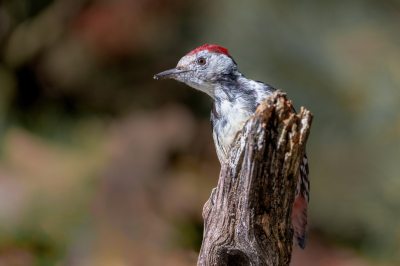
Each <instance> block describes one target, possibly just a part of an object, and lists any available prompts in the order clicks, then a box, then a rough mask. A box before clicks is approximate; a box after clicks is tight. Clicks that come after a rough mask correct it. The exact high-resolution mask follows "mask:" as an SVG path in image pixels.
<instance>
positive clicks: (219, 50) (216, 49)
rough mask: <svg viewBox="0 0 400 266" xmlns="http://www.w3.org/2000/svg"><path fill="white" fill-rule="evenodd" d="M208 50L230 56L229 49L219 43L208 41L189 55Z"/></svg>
mask: <svg viewBox="0 0 400 266" xmlns="http://www.w3.org/2000/svg"><path fill="white" fill-rule="evenodd" d="M205 50H208V51H209V52H211V53H217V54H224V55H227V56H229V57H230V55H229V53H228V49H226V48H223V47H221V46H219V45H218V44H212V43H207V44H205V45H203V46H200V47H197V48H196V49H194V50H193V51H191V52H190V53H188V54H187V55H192V54H197V53H198V52H201V51H205Z"/></svg>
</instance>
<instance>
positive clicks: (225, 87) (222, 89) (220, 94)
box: [210, 71, 252, 102]
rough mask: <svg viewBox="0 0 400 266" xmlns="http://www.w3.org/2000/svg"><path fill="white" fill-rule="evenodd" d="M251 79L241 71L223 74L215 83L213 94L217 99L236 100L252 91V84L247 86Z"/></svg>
mask: <svg viewBox="0 0 400 266" xmlns="http://www.w3.org/2000/svg"><path fill="white" fill-rule="evenodd" d="M248 81H250V80H249V79H247V78H246V77H245V76H244V75H243V74H242V73H240V72H239V71H235V72H233V73H230V74H227V75H222V76H221V77H220V78H219V79H218V81H216V82H214V83H213V90H212V92H213V93H212V95H210V96H211V97H212V98H213V100H215V101H221V102H223V101H229V102H235V101H236V100H237V98H238V97H241V96H242V94H243V93H245V92H246V91H251V90H252V88H251V87H250V86H246V84H248V83H249V82H248Z"/></svg>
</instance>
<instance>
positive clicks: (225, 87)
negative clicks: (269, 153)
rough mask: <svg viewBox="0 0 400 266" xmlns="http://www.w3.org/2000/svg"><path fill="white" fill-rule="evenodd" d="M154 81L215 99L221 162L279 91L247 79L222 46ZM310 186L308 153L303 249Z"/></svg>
mask: <svg viewBox="0 0 400 266" xmlns="http://www.w3.org/2000/svg"><path fill="white" fill-rule="evenodd" d="M154 78H155V79H159V78H172V79H175V80H178V81H180V82H183V83H186V84H187V85H189V86H190V87H193V88H195V89H197V90H199V91H202V92H205V93H207V94H208V95H209V96H211V98H212V110H211V127H212V132H213V133H212V134H213V138H214V143H215V147H216V150H217V155H218V158H219V161H220V162H221V163H223V162H225V161H226V160H227V156H228V152H229V148H230V145H231V143H232V142H233V140H234V138H235V136H236V133H237V132H238V131H240V130H241V129H242V128H243V126H244V124H245V122H246V121H247V120H248V119H249V118H250V116H251V115H253V114H254V112H255V110H256V109H257V106H258V105H259V104H260V103H261V102H263V101H264V99H265V98H267V97H268V96H270V95H271V94H272V93H273V92H274V91H275V89H274V88H273V87H271V86H270V85H268V84H266V83H263V82H260V81H254V80H251V79H248V78H246V77H245V76H244V75H243V74H242V73H241V72H239V71H238V69H237V64H236V62H235V60H233V58H232V57H231V56H230V54H229V53H228V50H227V49H226V48H223V47H221V46H219V45H218V44H206V45H203V46H200V47H198V48H196V49H194V50H193V51H191V52H190V53H188V54H187V55H185V56H184V57H182V58H181V60H180V61H179V62H178V65H177V67H176V68H174V69H171V70H167V71H164V72H161V73H159V74H157V75H155V76H154ZM293 111H294V112H295V110H294V109H293ZM309 183H310V180H309V169H308V159H307V155H306V154H305V155H304V158H303V161H302V162H301V165H300V170H299V176H298V182H297V188H296V192H295V193H296V195H295V201H294V206H293V213H292V218H293V228H294V237H293V242H294V244H295V245H299V246H300V247H301V248H302V249H304V247H305V245H306V240H307V231H306V227H307V204H308V201H309ZM211 199H212V196H211Z"/></svg>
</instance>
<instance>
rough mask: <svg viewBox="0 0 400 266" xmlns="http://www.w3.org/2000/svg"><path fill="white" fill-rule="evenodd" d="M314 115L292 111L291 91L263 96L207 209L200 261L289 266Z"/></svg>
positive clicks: (222, 170)
mask: <svg viewBox="0 0 400 266" xmlns="http://www.w3.org/2000/svg"><path fill="white" fill-rule="evenodd" d="M312 117H313V116H312V114H311V113H310V112H309V111H308V110H306V109H304V108H302V109H301V112H300V114H298V115H296V114H294V113H293V111H292V108H291V102H290V101H288V100H287V99H286V94H285V93H282V92H280V91H277V92H275V93H274V94H273V95H272V96H271V97H269V98H267V99H265V100H264V102H263V103H262V104H260V106H259V107H258V108H257V110H256V112H255V114H254V115H253V116H252V117H250V119H249V120H248V121H247V122H246V124H245V126H244V127H243V129H242V131H241V132H239V133H238V135H237V136H236V139H235V141H234V143H233V144H232V147H231V149H230V152H229V158H228V160H227V161H226V162H224V163H223V164H222V166H221V172H220V176H219V181H218V187H217V190H216V193H215V196H214V206H212V204H211V202H210V200H208V201H207V202H206V204H205V205H204V208H203V218H204V235H203V244H202V246H201V250H200V255H199V259H198V262H197V265H201V266H206V265H207V266H211V265H268V266H286V265H289V263H290V259H291V255H292V246H293V226H292V209H293V202H294V196H295V189H296V183H297V176H298V172H299V166H300V162H301V161H302V159H303V156H304V151H305V147H306V142H307V138H308V135H309V132H310V126H311V121H312Z"/></svg>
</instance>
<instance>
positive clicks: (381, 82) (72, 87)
mask: <svg viewBox="0 0 400 266" xmlns="http://www.w3.org/2000/svg"><path fill="white" fill-rule="evenodd" d="M205 43H219V44H220V45H221V46H224V47H227V48H228V49H229V51H230V53H231V55H232V56H233V57H234V58H235V61H236V62H237V63H238V67H239V70H240V71H242V72H243V73H244V74H245V75H246V76H247V77H249V78H252V79H255V80H261V81H264V82H266V83H268V84H270V85H272V86H273V87H275V88H277V89H280V90H283V91H285V92H287V94H288V98H289V99H291V100H293V103H294V106H295V108H296V109H300V107H301V106H305V107H307V108H308V109H309V110H311V111H312V112H313V114H314V115H315V117H314V121H313V126H312V131H311V135H310V138H309V141H308V156H309V160H310V172H311V197H310V205H309V231H310V233H309V240H308V246H307V247H306V249H305V250H304V251H301V250H299V249H298V248H296V249H295V251H294V256H293V261H292V265H293V266H296V265H298V266H300V265H311V266H313V265H315V266H317V265H324V266H330V265H332V266H333V265H346V266H352V265H357V266H364V265H400V174H399V173H400V104H399V100H400V1H398V0H353V1H348V0H337V1H323V0H296V1H295V0H286V1H272V0H249V1H238V0H205V1H185V0H170V1H165V0H3V1H0V55H1V59H0V60H1V61H0V265H1V266H3V265H7V266H8V265H11V266H14V265H23V266H29V265H77V266H80V265H85V266H86V265H96V266H102V265H107V266H108V265H111V266H114V265H115V266H125V265H174V266H175V265H178V266H179V265H195V263H196V260H197V254H198V251H199V248H200V245H201V240H202V230H203V220H202V217H201V212H202V206H203V204H204V203H205V202H206V201H207V199H208V197H209V195H210V192H211V189H212V188H213V187H215V186H216V184H217V178H218V173H219V167H220V166H219V162H218V159H217V157H216V154H215V150H214V144H213V140H212V136H211V129H210V124H209V111H210V106H211V104H210V99H209V97H208V96H207V95H205V94H202V93H200V92H198V91H195V90H194V89H191V88H189V87H187V86H186V85H183V84H178V83H177V82H175V81H171V80H166V81H155V80H153V78H152V77H153V75H154V74H156V73H158V72H161V71H163V70H166V69H170V68H173V67H174V66H175V65H176V64H177V62H178V60H179V59H180V58H181V57H182V56H184V55H185V54H186V53H188V52H189V51H191V50H192V49H194V48H196V47H198V46H200V45H203V44H205Z"/></svg>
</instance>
